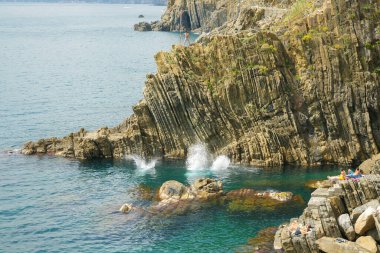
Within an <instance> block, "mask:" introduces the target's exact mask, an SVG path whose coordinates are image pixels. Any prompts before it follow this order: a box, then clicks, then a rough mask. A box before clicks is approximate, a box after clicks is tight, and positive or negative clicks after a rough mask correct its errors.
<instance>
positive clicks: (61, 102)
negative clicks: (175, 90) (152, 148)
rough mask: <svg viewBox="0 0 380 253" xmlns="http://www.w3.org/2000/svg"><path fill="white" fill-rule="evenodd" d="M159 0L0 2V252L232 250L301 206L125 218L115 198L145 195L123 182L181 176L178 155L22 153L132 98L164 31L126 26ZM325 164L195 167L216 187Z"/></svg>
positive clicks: (288, 181) (167, 41)
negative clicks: (147, 158) (143, 165)
mask: <svg viewBox="0 0 380 253" xmlns="http://www.w3.org/2000/svg"><path fill="white" fill-rule="evenodd" d="M161 11H162V7H154V6H143V5H106V4H13V3H12V4H0V87H1V92H0V150H1V151H0V252H234V251H235V250H237V249H239V248H240V247H241V245H244V244H245V243H246V242H247V240H248V239H249V238H250V237H253V236H254V235H255V234H256V233H257V231H259V230H260V229H262V228H265V227H268V226H273V225H279V224H281V223H282V222H284V221H286V220H288V219H289V218H290V217H294V216H298V215H299V214H301V212H302V209H303V207H304V205H305V204H302V203H291V204H289V205H285V206H283V207H281V208H278V209H275V210H273V211H262V210H260V209H259V210H255V211H251V212H232V211H229V210H228V209H227V208H226V206H213V207H209V208H205V209H201V210H198V211H195V212H192V213H186V214H183V215H178V216H171V217H166V218H162V217H144V216H143V217H139V218H138V219H129V217H128V215H123V214H121V213H119V212H117V210H118V209H119V207H120V206H121V205H122V204H124V203H126V202H129V203H133V204H134V205H141V206H149V205H150V204H151V201H147V200H143V199H140V198H139V197H138V196H137V195H136V192H135V190H134V189H136V187H138V186H139V185H140V184H143V185H147V186H149V187H151V188H152V189H157V188H158V187H159V186H160V185H161V184H162V183H163V182H165V181H167V180H171V179H175V180H178V181H180V182H182V183H186V184H188V183H190V182H191V181H192V180H194V178H195V177H200V176H204V175H201V174H195V175H194V173H189V172H188V171H187V170H186V166H185V162H184V161H161V162H160V163H158V164H157V165H156V168H155V170H153V171H150V172H149V173H142V172H141V171H139V170H138V169H137V168H136V166H135V164H134V163H133V162H132V161H127V160H125V161H124V160H122V161H109V160H103V161H99V160H96V161H89V162H80V161H76V160H69V159H63V158H54V157H48V156H43V157H38V156H31V157H28V156H22V155H18V154H16V153H10V152H8V151H9V150H14V149H18V148H20V146H21V144H22V143H24V142H25V141H27V140H29V139H32V140H36V139H38V138H42V137H46V136H63V135H66V134H67V133H69V132H72V131H76V130H78V129H79V128H80V127H85V128H87V129H96V128H98V127H100V126H104V125H108V126H112V125H116V124H118V123H119V122H121V121H122V120H123V118H125V117H126V116H128V115H129V114H130V113H131V106H132V105H133V104H134V103H136V102H137V101H138V100H139V99H141V97H142V89H143V84H144V80H145V75H146V73H148V72H154V71H155V65H154V61H153V55H154V53H155V52H157V51H159V50H168V49H170V47H171V45H172V44H174V43H177V41H178V35H177V34H173V33H154V32H149V33H138V32H134V31H133V30H132V28H131V27H132V26H133V24H134V23H136V22H138V21H141V20H140V19H138V18H137V16H138V15H139V14H143V15H144V16H145V17H146V20H155V19H158V18H159V16H160V15H161V13H162V12H161ZM335 171H336V168H333V167H330V168H296V167H286V168H281V169H271V170H265V171H264V170H259V169H255V168H245V167H241V166H240V167H239V166H237V167H233V168H230V169H228V170H227V171H226V172H223V173H220V174H207V176H211V177H215V178H220V179H222V180H223V183H224V188H225V189H226V190H231V189H239V188H243V187H244V188H255V189H259V190H280V191H292V192H294V193H295V194H301V195H302V196H303V198H304V199H305V200H306V201H307V199H308V198H309V194H310V192H311V191H310V190H308V189H306V188H305V187H304V182H305V181H307V180H310V179H319V178H323V177H325V176H326V175H328V174H332V173H335Z"/></svg>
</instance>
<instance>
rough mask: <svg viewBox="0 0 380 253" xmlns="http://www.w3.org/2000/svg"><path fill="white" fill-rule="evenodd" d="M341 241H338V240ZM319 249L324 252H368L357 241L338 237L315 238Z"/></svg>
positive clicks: (368, 252)
mask: <svg viewBox="0 0 380 253" xmlns="http://www.w3.org/2000/svg"><path fill="white" fill-rule="evenodd" d="M340 240H341V241H342V242H339V241H340ZM317 245H318V248H319V250H321V251H323V252H326V253H370V251H369V250H367V249H365V248H363V247H362V246H360V245H358V244H357V243H354V242H350V241H347V240H344V241H343V239H340V238H332V237H322V238H320V239H318V240H317Z"/></svg>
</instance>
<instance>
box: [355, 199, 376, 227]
mask: <svg viewBox="0 0 380 253" xmlns="http://www.w3.org/2000/svg"><path fill="white" fill-rule="evenodd" d="M378 206H380V202H379V200H378V199H374V200H371V201H370V202H368V203H365V204H364V205H361V206H358V207H356V208H354V210H352V212H351V220H352V222H353V223H355V222H356V220H357V219H358V218H359V216H360V215H361V214H362V213H363V212H364V211H365V210H366V209H367V208H368V207H372V208H374V209H376V208H377V207H378Z"/></svg>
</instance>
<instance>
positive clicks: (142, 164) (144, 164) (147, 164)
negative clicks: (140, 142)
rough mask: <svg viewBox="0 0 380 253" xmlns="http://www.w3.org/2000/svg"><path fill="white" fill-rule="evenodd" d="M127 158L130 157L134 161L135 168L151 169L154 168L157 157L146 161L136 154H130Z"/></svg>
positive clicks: (141, 169)
mask: <svg viewBox="0 0 380 253" xmlns="http://www.w3.org/2000/svg"><path fill="white" fill-rule="evenodd" d="M127 158H130V159H132V160H133V161H134V162H135V164H136V167H137V169H138V170H140V171H148V170H152V169H154V167H156V163H157V159H152V160H150V161H148V160H145V159H144V158H142V157H141V156H138V155H131V156H129V157H127Z"/></svg>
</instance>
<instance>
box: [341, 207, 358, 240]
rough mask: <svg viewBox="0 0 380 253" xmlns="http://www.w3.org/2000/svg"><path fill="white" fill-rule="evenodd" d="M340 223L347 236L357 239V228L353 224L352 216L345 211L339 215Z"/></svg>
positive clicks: (350, 238) (349, 238)
mask: <svg viewBox="0 0 380 253" xmlns="http://www.w3.org/2000/svg"><path fill="white" fill-rule="evenodd" d="M338 225H339V229H340V231H341V232H342V233H343V234H344V235H345V236H346V237H347V239H348V240H350V241H353V240H355V237H356V235H355V230H354V227H353V226H352V223H351V219H350V216H349V215H348V214H347V213H345V214H342V215H340V216H339V218H338Z"/></svg>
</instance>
